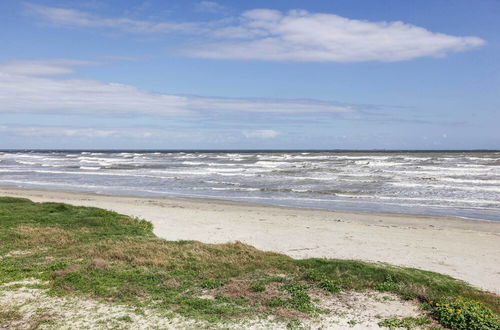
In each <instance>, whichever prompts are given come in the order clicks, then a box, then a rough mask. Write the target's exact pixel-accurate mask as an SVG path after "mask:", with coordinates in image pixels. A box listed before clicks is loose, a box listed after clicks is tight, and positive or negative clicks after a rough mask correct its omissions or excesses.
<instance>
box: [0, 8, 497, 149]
mask: <svg viewBox="0 0 500 330" xmlns="http://www.w3.org/2000/svg"><path fill="white" fill-rule="evenodd" d="M498 17H500V2H499V1H496V0H481V1H473V0H470V1H464V0H446V1H445V0H428V1H424V0H422V1H412V2H409V1H399V0H394V1H388V0H379V1H371V0H364V1H360V0H335V1H331V0H313V1H292V0H286V1H284V0H283V1H276V0H275V1H217V2H215V1H186V0H184V1H174V0H172V1H160V0H158V1H124V0H120V1H119V0H115V1H97V0H94V1H62V0H61V1H59V0H58V1H36V0H34V1H26V2H22V1H13V0H3V1H2V2H0V22H1V23H0V26H1V27H2V28H1V29H0V41H1V44H0V47H1V48H0V49H1V51H0V148H152V149H158V148H159V149H185V148H187V149H240V148H243V149H337V148H341V149H372V148H379V149H481V148H484V149H498V148H499V146H500V129H499V128H498V127H499V126H500V56H499V55H500V34H499V33H498V31H500V20H498Z"/></svg>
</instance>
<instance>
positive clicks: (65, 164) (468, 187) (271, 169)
mask: <svg viewBox="0 0 500 330" xmlns="http://www.w3.org/2000/svg"><path fill="white" fill-rule="evenodd" d="M9 180H10V181H9ZM9 182H10V183H13V182H15V183H14V184H17V185H26V186H29V185H40V186H41V185H43V186H46V187H55V188H57V187H67V189H72V187H74V189H87V190H99V191H101V192H102V191H109V192H114V191H126V192H127V193H133V192H137V193H141V194H142V193H144V194H148V193H151V194H162V195H165V194H170V195H179V196H180V195H183V194H184V195H186V196H188V195H193V194H196V195H197V196H201V195H198V194H199V193H200V192H203V194H206V195H207V196H210V197H217V198H231V199H246V200H252V199H258V200H263V201H269V202H275V201H279V202H280V203H281V202H283V203H286V204H288V205H296V206H304V205H307V206H317V207H326V208H338V207H341V208H342V207H347V208H348V209H354V210H369V209H376V210H384V209H385V208H386V207H387V209H388V210H392V211H394V210H396V211H402V212H406V211H409V210H410V211H411V210H414V209H418V210H419V212H424V213H425V212H438V213H439V214H450V215H460V216H467V215H469V216H472V215H474V216H477V215H478V214H479V216H484V217H485V218H490V219H498V220H500V153H496V152H489V153H467V152H460V153H439V152H432V153H424V152H422V153H408V152H403V153H394V152H393V153H352V152H350V153H342V152H300V153H283V152H271V153H267V152H260V153H251V152H229V153H228V152H224V153H207V152H151V153H146V152H145V153H142V152H135V151H132V152H117V153H108V152H98V151H92V152H90V151H89V152H87V151H85V152H72V153H63V152H2V153H0V183H9ZM82 182H84V183H85V184H83V185H82ZM350 192H352V193H350ZM398 207H400V208H399V209H398ZM436 210H438V211H436ZM467 210H474V211H470V212H469V211H467Z"/></svg>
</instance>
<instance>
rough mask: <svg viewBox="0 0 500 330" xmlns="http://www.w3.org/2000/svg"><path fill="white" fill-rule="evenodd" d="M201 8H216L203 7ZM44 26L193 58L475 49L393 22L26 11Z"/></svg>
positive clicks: (406, 54)
mask: <svg viewBox="0 0 500 330" xmlns="http://www.w3.org/2000/svg"><path fill="white" fill-rule="evenodd" d="M199 5H201V6H204V7H205V8H213V9H215V8H217V6H218V4H217V3H215V2H211V1H202V2H201V3H199ZM27 6H28V8H29V9H30V10H31V11H32V12H33V13H35V14H37V15H38V16H40V17H42V18H43V19H45V20H46V21H48V22H50V23H52V24H56V25H60V26H71V27H87V28H89V27H94V28H109V29H116V30H121V31H125V32H132V33H177V34H178V33H184V34H189V35H197V36H199V37H202V38H200V39H198V40H197V41H196V40H194V41H192V42H191V43H190V45H189V46H185V47H184V48H181V49H180V50H179V53H180V54H184V55H187V56H193V57H203V58H213V59H238V60H272V61H310V62H361V61H385V62H392V61H403V60H410V59H414V58H420V57H429V56H430V57H442V56H446V55H448V54H449V53H453V52H459V51H465V50H469V49H473V48H477V47H480V46H482V45H484V44H485V41H484V40H482V39H481V38H478V37H473V36H465V37H463V36H452V35H447V34H443V33H437V32H432V31H429V30H426V29H425V28H422V27H419V26H415V25H411V24H407V23H404V22H400V21H395V22H385V21H382V22H370V21H365V20H356V19H349V18H345V17H342V16H338V15H334V14H328V13H310V12H308V11H305V10H290V11H288V12H286V13H283V12H280V11H277V10H271V9H254V10H249V11H246V12H243V13H242V14H241V15H240V16H239V17H233V18H226V19H223V20H215V21H208V22H168V21H165V22H151V21H146V20H135V19H129V18H124V17H119V18H105V17H99V16H96V15H91V14H88V13H85V12H82V11H78V10H73V9H63V8H53V7H46V6H40V5H33V4H29V5H27Z"/></svg>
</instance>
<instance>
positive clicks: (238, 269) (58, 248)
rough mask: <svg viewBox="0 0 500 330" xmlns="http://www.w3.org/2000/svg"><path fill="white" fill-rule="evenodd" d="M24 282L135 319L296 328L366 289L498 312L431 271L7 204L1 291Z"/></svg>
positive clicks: (2, 218) (1, 215) (488, 299)
mask: <svg viewBox="0 0 500 330" xmlns="http://www.w3.org/2000/svg"><path fill="white" fill-rule="evenodd" d="M165 216H168V214H166V215H165ZM27 279H38V280H40V282H39V284H31V285H32V286H34V287H43V288H46V289H48V290H49V292H50V293H51V294H52V295H55V296H68V295H72V296H82V297H87V298H92V299H101V300H103V301H112V302H119V303H124V304H128V305H130V306H134V308H136V310H137V311H140V310H141V309H143V308H148V309H149V308H153V309H156V310H161V311H165V312H168V313H173V314H178V315H182V316H185V317H188V318H193V319H199V320H204V321H207V322H216V321H220V320H233V319H241V318H245V317H254V316H256V315H258V316H268V315H274V316H276V317H277V318H279V319H284V320H290V321H291V322H294V321H295V320H300V319H303V318H307V317H310V316H311V315H317V314H321V313H322V310H321V308H319V307H318V306H317V305H316V304H315V302H314V299H312V293H313V292H314V293H316V295H317V294H322V295H324V296H328V295H333V294H337V293H338V292H340V291H343V292H349V291H365V290H376V291H383V292H391V293H394V294H396V295H398V296H399V297H401V298H402V299H406V300H416V301H418V302H419V303H421V304H422V307H423V308H427V309H428V310H429V314H428V315H429V316H432V315H434V317H436V318H437V319H438V320H440V319H439V315H441V314H439V313H435V312H436V310H437V309H438V307H439V306H441V305H440V302H442V303H445V302H454V301H466V302H468V303H469V302H474V303H477V304H479V305H481V306H482V308H484V310H485V311H487V312H488V313H491V314H488V315H491V316H489V320H483V321H484V322H486V323H484V324H486V325H494V324H495V322H497V321H498V315H499V313H500V299H499V297H498V296H496V295H494V294H492V293H487V292H483V291H481V290H479V289H476V288H474V287H472V286H470V285H468V284H467V283H465V282H462V281H459V280H456V279H453V278H451V277H449V276H446V275H442V274H438V273H434V272H429V271H423V270H419V269H413V268H404V267H396V266H391V265H388V264H380V263H367V262H361V261H350V260H327V259H303V260H295V259H292V258H290V257H288V256H285V255H282V254H278V253H272V252H264V251H260V250H257V249H256V248H254V247H252V246H249V245H246V244H243V243H240V242H236V243H227V244H204V243H201V242H197V241H166V240H163V239H160V238H158V237H156V236H155V235H154V234H153V232H152V225H151V223H150V222H148V221H145V220H141V219H135V218H131V217H128V216H125V215H121V214H118V213H115V212H112V211H107V210H103V209H99V208H93V207H78V206H71V205H67V204H61V203H34V202H32V201H30V200H28V199H21V198H11V197H0V285H1V284H5V283H12V282H16V281H23V280H27ZM436 304H437V306H436ZM13 317H16V312H15V311H4V312H1V313H0V323H1V322H2V320H7V319H9V318H13ZM391 322H393V323H397V322H398V321H391ZM443 322H444V321H443ZM464 322H465V321H464ZM386 323H388V324H389V323H390V322H389V321H387V322H386ZM0 325H1V324H0Z"/></svg>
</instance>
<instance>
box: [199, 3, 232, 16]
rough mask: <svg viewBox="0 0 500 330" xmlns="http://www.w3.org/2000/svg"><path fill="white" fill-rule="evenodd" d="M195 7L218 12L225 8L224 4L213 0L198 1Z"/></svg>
mask: <svg viewBox="0 0 500 330" xmlns="http://www.w3.org/2000/svg"><path fill="white" fill-rule="evenodd" d="M196 9H197V10H198V11H205V12H208V13H220V12H223V11H225V10H226V8H225V7H224V6H222V5H221V4H219V3H217V2H215V1H200V2H198V3H197V4H196Z"/></svg>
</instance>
